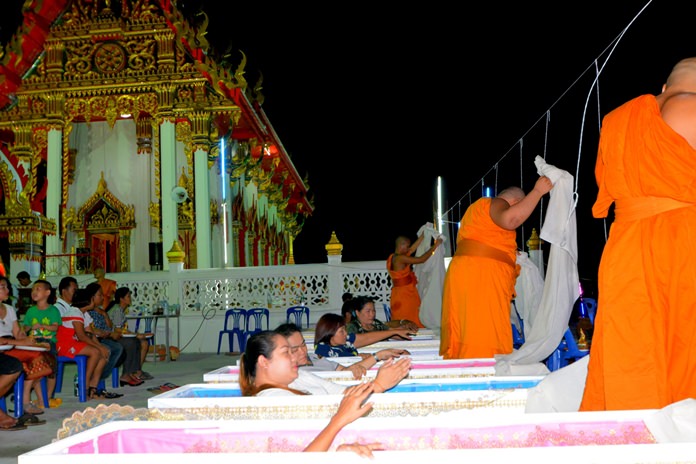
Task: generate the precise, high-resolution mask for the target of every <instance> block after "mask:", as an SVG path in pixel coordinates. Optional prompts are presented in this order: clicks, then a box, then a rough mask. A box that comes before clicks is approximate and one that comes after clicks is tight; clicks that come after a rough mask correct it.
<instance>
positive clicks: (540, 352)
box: [495, 156, 580, 375]
mask: <svg viewBox="0 0 696 464" xmlns="http://www.w3.org/2000/svg"><path fill="white" fill-rule="evenodd" d="M534 163H535V165H536V167H537V172H538V173H539V174H540V175H544V176H547V177H549V179H551V182H553V189H551V192H550V196H551V198H550V200H549V206H548V209H547V211H546V218H545V221H544V225H543V227H542V229H541V238H542V239H543V240H545V241H546V242H547V243H550V244H551V251H550V252H549V264H548V269H547V272H546V281H545V283H544V292H543V294H542V297H541V304H540V306H539V309H538V310H537V311H536V312H535V313H536V315H535V317H534V324H533V327H531V328H530V330H529V331H528V334H527V337H526V340H525V343H524V345H522V347H520V349H519V350H516V351H513V352H512V353H511V354H506V355H497V356H496V357H495V358H496V366H495V373H496V375H529V374H528V370H529V369H531V370H536V369H539V367H538V366H536V367H533V366H532V365H533V364H535V363H536V364H539V363H541V361H542V360H544V359H546V358H547V357H548V356H549V355H550V354H551V353H552V352H553V350H555V349H556V348H557V347H558V344H559V343H560V341H561V338H562V337H563V334H564V333H565V331H566V330H567V329H568V320H569V319H570V313H571V311H572V310H573V303H575V300H576V299H577V298H578V296H579V284H580V277H579V275H578V264H577V263H578V259H577V257H578V248H577V223H576V219H575V199H574V198H573V182H574V179H573V176H571V175H570V174H569V173H568V172H566V171H563V170H561V169H558V168H556V167H554V166H552V165H550V164H546V162H545V161H544V159H543V158H541V157H540V156H537V157H536V159H535V161H534ZM544 368H545V367H544ZM547 372H548V370H547Z"/></svg>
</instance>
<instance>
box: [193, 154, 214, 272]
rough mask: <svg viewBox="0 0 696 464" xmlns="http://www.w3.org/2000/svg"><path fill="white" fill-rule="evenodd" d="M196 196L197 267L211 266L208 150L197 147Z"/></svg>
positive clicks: (195, 164) (195, 157)
mask: <svg viewBox="0 0 696 464" xmlns="http://www.w3.org/2000/svg"><path fill="white" fill-rule="evenodd" d="M193 156H194V172H195V186H196V187H195V189H196V191H195V193H194V194H195V198H196V205H195V206H196V253H197V255H196V256H197V262H196V267H197V269H209V268H210V267H211V245H210V243H211V239H210V228H211V224H210V182H209V181H208V152H207V151H205V150H203V149H201V148H198V149H197V150H196V151H195V152H194V154H193Z"/></svg>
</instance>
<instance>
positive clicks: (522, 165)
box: [519, 139, 525, 250]
mask: <svg viewBox="0 0 696 464" xmlns="http://www.w3.org/2000/svg"><path fill="white" fill-rule="evenodd" d="M523 161H524V139H520V188H521V189H522V190H524V163H523ZM520 231H521V235H520V241H521V244H520V245H521V246H520V248H519V249H520V250H524V237H525V235H524V223H522V227H521V230H520Z"/></svg>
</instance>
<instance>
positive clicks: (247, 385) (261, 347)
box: [239, 330, 282, 396]
mask: <svg viewBox="0 0 696 464" xmlns="http://www.w3.org/2000/svg"><path fill="white" fill-rule="evenodd" d="M275 336H282V335H280V334H278V333H276V332H275V331H273V330H263V331H261V332H257V333H255V334H254V335H252V336H251V337H249V339H248V340H247V342H246V347H245V348H244V353H242V357H241V358H240V360H239V389H240V390H241V391H242V395H243V396H253V395H254V394H255V393H256V387H257V385H255V380H256V365H257V363H258V360H259V356H262V355H263V356H265V357H266V358H268V359H271V355H272V354H273V350H275V348H276V344H275V340H274V339H273V337H275Z"/></svg>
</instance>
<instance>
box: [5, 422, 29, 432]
mask: <svg viewBox="0 0 696 464" xmlns="http://www.w3.org/2000/svg"><path fill="white" fill-rule="evenodd" d="M26 428H27V426H26V425H23V424H20V423H19V421H17V422H15V423H14V424H12V425H6V426H4V427H0V431H3V430H7V431H8V432H13V431H15V430H24V429H26Z"/></svg>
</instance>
